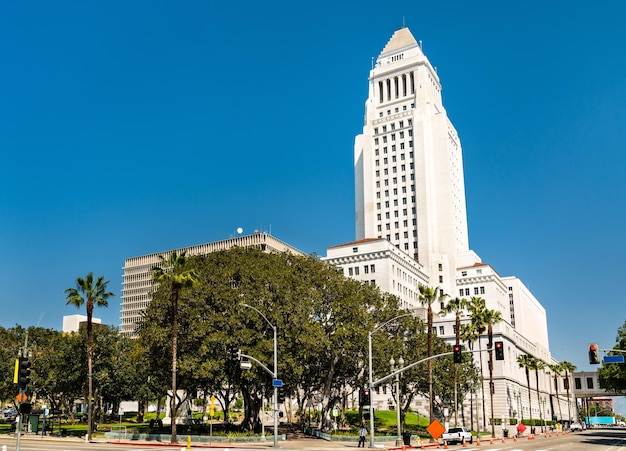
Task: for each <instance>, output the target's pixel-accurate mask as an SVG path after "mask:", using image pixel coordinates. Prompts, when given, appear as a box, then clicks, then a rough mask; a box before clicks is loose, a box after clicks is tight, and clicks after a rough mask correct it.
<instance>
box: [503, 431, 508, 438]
mask: <svg viewBox="0 0 626 451" xmlns="http://www.w3.org/2000/svg"><path fill="white" fill-rule="evenodd" d="M502 436H503V437H505V438H506V437H508V436H509V430H508V429H502Z"/></svg>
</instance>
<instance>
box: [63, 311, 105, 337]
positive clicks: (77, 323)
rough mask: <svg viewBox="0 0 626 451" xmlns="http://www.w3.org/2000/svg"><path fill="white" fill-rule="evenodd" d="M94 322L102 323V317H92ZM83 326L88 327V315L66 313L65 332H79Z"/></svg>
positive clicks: (64, 319)
mask: <svg viewBox="0 0 626 451" xmlns="http://www.w3.org/2000/svg"><path fill="white" fill-rule="evenodd" d="M91 323H92V324H102V320H101V319H100V318H94V317H92V318H91ZM81 327H87V316H86V315H66V316H64V317H63V329H62V330H63V332H66V333H67V332H78V330H79V329H80V328H81Z"/></svg>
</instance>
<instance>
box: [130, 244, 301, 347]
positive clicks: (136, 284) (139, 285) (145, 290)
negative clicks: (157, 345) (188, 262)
mask: <svg viewBox="0 0 626 451" xmlns="http://www.w3.org/2000/svg"><path fill="white" fill-rule="evenodd" d="M236 246H239V247H256V248H259V249H261V250H263V251H264V252H291V253H292V254H294V255H305V254H304V253H303V252H302V251H300V250H298V249H296V248H295V247H293V246H290V245H289V244H287V243H285V242H283V241H281V240H279V239H278V238H275V237H273V236H272V235H270V234H268V233H261V232H254V233H253V234H252V235H243V236H237V237H235V238H231V239H228V240H221V241H215V242H213V243H205V244H198V245H196V246H190V247H185V248H181V249H174V250H173V251H176V252H178V253H180V252H183V251H184V252H186V253H187V256H193V255H207V254H209V253H211V252H215V251H219V250H225V249H230V248H232V247H236ZM171 252H172V250H169V251H165V252H156V253H154V254H148V255H142V256H139V257H132V258H127V259H126V260H125V263H124V275H123V282H122V308H121V316H122V317H121V324H120V332H121V333H123V334H125V335H130V336H135V334H136V332H135V331H136V329H137V325H138V323H139V321H140V320H141V318H142V314H143V312H144V311H145V310H146V308H147V307H148V304H149V303H150V300H151V291H152V288H153V283H152V268H153V267H154V266H158V265H160V263H161V259H160V258H159V257H160V256H163V257H166V256H167V255H169V254H170V253H171Z"/></svg>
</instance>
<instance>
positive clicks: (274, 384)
mask: <svg viewBox="0 0 626 451" xmlns="http://www.w3.org/2000/svg"><path fill="white" fill-rule="evenodd" d="M282 386H283V380H282V379H274V380H273V381H272V387H282Z"/></svg>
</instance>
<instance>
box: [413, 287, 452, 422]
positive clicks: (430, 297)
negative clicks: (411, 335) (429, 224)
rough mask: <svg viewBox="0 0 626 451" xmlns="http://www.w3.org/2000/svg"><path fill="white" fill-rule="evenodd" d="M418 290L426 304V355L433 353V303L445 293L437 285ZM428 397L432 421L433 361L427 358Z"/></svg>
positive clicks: (439, 299) (429, 355) (422, 301)
mask: <svg viewBox="0 0 626 451" xmlns="http://www.w3.org/2000/svg"><path fill="white" fill-rule="evenodd" d="M419 290H420V298H419V299H420V303H421V304H422V306H428V313H427V318H428V332H427V333H428V357H432V355H433V303H435V302H437V301H442V300H443V298H445V297H446V296H447V295H446V294H444V292H443V290H442V289H441V288H439V287H435V288H431V287H427V286H426V285H422V284H420V285H419ZM428 398H429V403H428V404H429V407H428V415H429V420H430V422H431V423H432V422H433V361H432V359H430V360H428Z"/></svg>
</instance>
